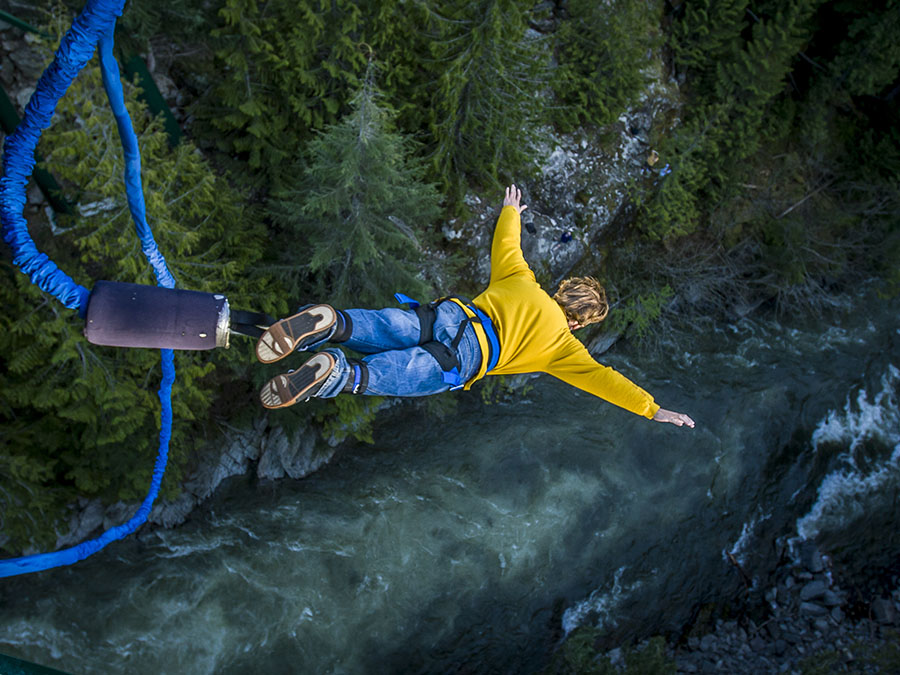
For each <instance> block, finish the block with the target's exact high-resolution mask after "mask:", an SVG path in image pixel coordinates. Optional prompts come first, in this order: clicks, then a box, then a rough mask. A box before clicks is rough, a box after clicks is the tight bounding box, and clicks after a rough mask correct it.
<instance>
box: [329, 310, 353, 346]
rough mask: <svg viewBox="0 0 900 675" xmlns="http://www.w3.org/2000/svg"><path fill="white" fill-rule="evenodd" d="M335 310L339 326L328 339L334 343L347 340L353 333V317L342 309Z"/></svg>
mask: <svg viewBox="0 0 900 675" xmlns="http://www.w3.org/2000/svg"><path fill="white" fill-rule="evenodd" d="M334 311H335V312H336V313H337V322H336V323H337V326H336V327H335V329H334V333H332V334H331V337H330V338H328V341H329V342H332V343H338V342H346V341H347V340H349V339H350V336H351V335H353V319H351V318H350V315H349V314H347V313H346V312H344V311H342V310H340V309H336V310H334Z"/></svg>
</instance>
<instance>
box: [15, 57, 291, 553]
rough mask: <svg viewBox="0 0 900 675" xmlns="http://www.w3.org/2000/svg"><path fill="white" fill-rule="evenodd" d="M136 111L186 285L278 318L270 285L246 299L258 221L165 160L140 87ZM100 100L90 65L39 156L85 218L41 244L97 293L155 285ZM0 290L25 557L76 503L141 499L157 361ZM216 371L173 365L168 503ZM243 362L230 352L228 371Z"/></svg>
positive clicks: (154, 430) (130, 101) (153, 205)
mask: <svg viewBox="0 0 900 675" xmlns="http://www.w3.org/2000/svg"><path fill="white" fill-rule="evenodd" d="M48 58H49V57H48ZM126 98H127V105H128V108H129V111H130V112H131V114H132V118H133V121H134V124H135V130H136V132H137V134H138V137H139V143H140V146H141V151H142V157H143V183H144V189H145V195H146V204H147V212H148V220H149V222H150V224H151V227H153V229H154V234H155V237H156V240H157V242H158V243H159V246H160V248H161V250H162V251H163V252H164V254H165V255H166V257H167V259H168V263H169V267H170V269H171V271H172V272H173V274H174V276H175V277H176V279H177V280H178V281H179V284H180V285H181V286H182V287H187V288H192V289H195V290H203V291H216V292H221V293H225V294H227V295H228V296H229V299H230V300H231V301H232V303H233V304H236V305H238V306H240V305H242V304H243V303H245V302H251V303H254V305H253V306H255V307H259V308H261V309H267V310H269V311H274V310H276V309H278V307H277V304H276V303H273V302H272V301H270V300H267V301H265V302H259V303H256V302H255V301H261V300H263V299H264V298H266V297H269V296H270V294H268V293H267V292H266V291H267V288H268V287H270V286H271V282H270V281H269V280H267V279H265V278H262V277H256V278H254V279H253V281H254V284H253V287H252V289H248V288H247V286H246V281H247V278H248V277H250V276H251V275H250V274H249V269H250V268H251V267H252V266H253V265H254V264H255V263H256V261H257V260H258V259H259V257H260V256H261V255H262V253H263V250H264V240H265V238H264V234H265V233H264V230H263V229H262V228H261V226H260V225H259V223H258V221H257V220H256V218H255V216H254V214H253V212H252V211H250V210H248V209H247V208H245V207H244V206H242V205H241V198H240V195H238V194H237V193H235V192H234V191H233V190H231V189H230V188H229V186H228V185H227V184H226V183H225V182H224V181H222V180H221V179H220V178H218V177H217V176H216V175H215V173H213V172H212V171H211V169H210V167H209V166H208V164H207V163H206V162H205V160H204V159H203V158H202V156H201V155H200V154H199V153H198V152H197V151H196V149H194V148H193V147H192V146H191V145H190V144H188V143H184V144H182V145H180V146H179V147H178V148H175V149H170V148H169V146H168V143H167V139H166V135H165V132H164V131H163V130H162V126H161V124H160V122H159V121H157V120H153V119H151V118H149V117H148V116H147V114H146V112H145V111H144V110H143V108H142V107H141V106H140V105H139V104H138V103H137V99H136V91H135V90H134V88H133V87H131V86H126ZM104 99H105V94H104V92H103V88H102V85H101V82H100V75H99V72H98V68H97V67H96V66H95V65H92V64H89V65H88V67H87V68H86V69H85V71H84V72H83V73H82V74H81V75H80V76H79V78H78V79H77V80H76V81H75V83H74V84H73V85H72V87H71V88H70V90H69V92H68V94H67V96H66V97H64V98H63V99H62V100H61V101H60V104H59V106H58V108H57V113H56V115H55V117H54V121H53V125H52V126H51V128H50V129H49V130H47V131H46V132H45V133H44V135H43V137H42V140H41V153H42V154H43V156H44V157H45V159H46V163H47V168H48V169H49V170H50V171H51V172H52V173H53V174H54V175H55V177H56V178H57V179H58V180H59V181H60V182H61V184H62V185H63V186H64V189H65V190H66V191H67V192H68V193H69V194H70V195H72V196H73V197H74V199H73V201H77V202H78V204H79V206H78V209H77V213H76V214H75V215H73V216H70V217H66V218H61V219H60V222H59V225H60V230H59V231H57V232H56V233H55V234H53V233H51V232H50V231H47V230H39V231H37V232H35V233H34V236H35V238H36V241H37V243H38V246H39V248H41V250H44V251H46V252H47V253H48V255H50V257H51V258H52V259H53V260H54V261H55V262H56V263H57V264H58V265H59V266H60V267H61V268H63V269H65V270H66V271H67V273H69V274H70V276H72V277H73V278H74V279H75V280H76V281H78V282H79V283H81V284H83V285H85V286H86V287H88V288H90V287H91V286H92V285H93V281H94V280H95V279H109V280H113V281H129V282H139V283H148V284H153V283H155V279H154V278H153V275H152V273H151V271H150V269H149V266H148V264H147V262H146V260H145V259H144V257H143V255H142V253H141V250H140V246H139V244H138V242H137V239H136V237H135V234H134V231H133V230H134V227H133V224H132V222H131V218H130V215H129V209H128V206H127V203H126V199H125V190H124V185H123V180H122V172H123V158H122V152H121V147H120V143H119V140H118V137H117V135H116V132H115V129H116V124H115V121H114V118H113V116H112V113H111V111H110V110H109V107H108V104H106V103H105V102H104ZM0 282H2V286H0V295H2V298H3V303H2V307H3V309H2V311H0V326H2V330H0V353H2V354H3V355H4V356H3V361H4V363H3V365H4V368H3V370H2V373H0V388H2V390H3V392H4V396H3V405H2V408H0V428H2V430H3V431H2V434H3V442H2V445H3V447H4V450H3V454H2V456H0V474H2V475H5V476H7V477H8V479H9V482H7V481H4V485H9V486H10V487H9V488H8V490H9V491H8V492H6V493H5V494H3V495H2V497H3V499H4V500H6V503H5V504H4V509H3V511H4V519H5V522H4V532H5V533H7V534H9V535H10V536H11V537H12V541H11V543H9V544H7V546H9V547H11V548H12V549H15V548H16V547H20V546H22V545H24V544H25V543H26V541H28V538H29V537H31V536H32V535H35V534H40V533H47V532H50V531H52V525H53V524H54V523H55V522H56V520H57V519H58V518H59V517H60V515H61V510H62V507H63V505H64V504H66V503H70V502H71V501H73V500H74V498H75V496H96V497H102V498H104V499H107V500H118V499H123V500H135V499H138V498H140V497H142V496H143V495H144V494H145V492H146V489H147V485H148V484H149V480H150V475H151V473H152V465H153V459H154V457H155V455H156V449H157V443H158V428H159V403H158V400H157V396H156V393H155V390H156V389H157V387H158V384H159V380H160V370H159V356H158V354H157V353H156V352H155V351H154V350H143V349H130V350H129V349H114V348H105V347H98V346H95V345H91V344H88V343H87V342H85V340H84V338H83V336H82V330H83V324H82V321H81V320H80V319H79V318H78V317H77V316H74V315H73V313H72V312H70V311H69V310H65V309H64V308H62V307H61V306H59V305H58V304H57V302H56V300H54V299H52V298H49V297H47V296H44V295H43V294H42V293H41V292H40V291H39V290H37V288H36V287H33V286H31V285H30V284H29V283H28V280H27V278H26V277H25V276H24V275H22V274H20V273H18V272H17V271H14V270H13V269H12V268H11V267H8V266H5V269H4V273H3V275H2V278H0ZM213 358H214V357H212V356H211V355H210V353H208V352H207V353H187V352H182V353H179V354H178V355H177V357H176V366H177V372H178V375H177V378H176V382H175V385H174V388H173V410H174V418H175V428H174V434H173V438H174V440H173V442H172V444H171V447H170V466H171V470H170V471H169V472H168V473H167V476H166V481H165V483H164V491H165V493H166V494H168V495H170V496H171V495H172V494H173V491H174V490H175V489H176V488H175V486H176V485H177V482H178V478H179V475H180V468H181V467H182V466H183V465H184V464H185V463H186V462H187V461H188V460H189V458H190V454H191V450H192V448H193V447H194V444H195V441H192V440H188V439H189V438H190V437H191V435H192V434H193V433H195V432H192V429H194V428H195V427H196V425H197V424H199V423H200V422H201V421H203V420H204V419H205V418H206V417H207V416H208V410H209V407H210V404H211V403H212V401H213V400H214V398H215V393H216V392H215V391H214V389H213V388H212V387H211V386H210V378H211V374H212V371H213V368H214V367H215V364H214V361H213ZM238 358H239V355H238V354H234V353H232V354H230V355H229V354H227V353H226V354H225V355H223V356H222V361H220V363H221V362H224V363H227V361H228V359H232V360H236V359H238ZM36 526H37V527H36Z"/></svg>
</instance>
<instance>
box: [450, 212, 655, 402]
mask: <svg viewBox="0 0 900 675" xmlns="http://www.w3.org/2000/svg"><path fill="white" fill-rule="evenodd" d="M473 303H474V304H475V305H476V306H477V307H478V308H479V309H481V310H482V311H484V312H485V313H486V314H487V315H488V316H489V317H491V320H492V321H493V323H494V330H495V331H496V332H497V337H498V339H499V340H500V359H499V361H498V362H497V366H496V367H495V368H494V369H493V370H492V371H491V375H512V374H515V373H535V372H542V373H548V374H550V375H553V376H554V377H557V378H559V379H560V380H562V381H563V382H567V383H569V384H571V385H573V386H575V387H578V388H579V389H582V390H584V391H586V392H589V393H591V394H594V395H595V396H599V397H600V398H602V399H604V400H606V401H609V402H610V403H613V404H615V405H617V406H619V407H622V408H625V410H630V411H631V412H633V413H635V414H637V415H642V416H643V417H647V418H651V417H653V415H655V414H656V411H657V410H659V406H658V405H656V403H654V402H653V397H652V396H650V394H648V393H647V392H646V391H644V390H643V389H641V388H640V387H638V386H637V385H636V384H634V383H633V382H631V380H629V379H628V378H626V377H624V376H623V375H621V374H620V373H618V372H616V371H615V370H613V369H612V368H609V367H607V366H604V365H601V364H599V363H597V362H596V361H594V359H593V358H592V357H591V355H590V353H589V352H588V350H587V349H586V348H585V346H584V345H583V344H581V342H580V341H579V340H578V338H576V337H575V336H574V335H572V331H570V330H569V327H568V324H567V322H566V315H565V312H563V310H562V307H560V306H559V304H558V303H557V302H556V301H555V300H554V299H553V298H551V297H550V296H549V295H547V293H546V292H544V290H543V289H542V288H541V287H540V285H539V284H538V283H537V281H536V280H535V278H534V273H533V272H532V271H531V269H530V268H529V267H528V263H526V262H525V258H524V257H523V256H522V247H521V221H520V219H519V212H518V211H517V210H516V209H515V208H514V207H512V206H505V207H503V211H502V212H501V213H500V218H499V220H498V221H497V228H496V230H495V231H494V242H493V245H492V246H491V281H490V284H489V285H488V287H487V290H485V291H484V292H483V293H482V294H481V295H479V296H478V297H477V298H475V299H474V301H473ZM457 304H460V305H462V303H457ZM462 306H463V309H465V310H466V314H468V315H469V316H471V315H472V314H473V313H472V312H471V311H470V310H468V309H467V308H466V307H465V306H464V305H462ZM474 325H475V329H476V333H477V335H478V341H479V343H480V345H481V351H482V354H487V353H488V351H487V350H488V347H487V337H486V336H485V334H484V330H483V329H482V328H481V325H480V324H479V323H474ZM486 369H487V359H486V358H485V359H482V363H481V368H480V369H479V371H478V373H477V374H476V375H475V377H474V378H472V380H470V381H469V382H468V383H466V386H465V388H466V389H469V388H470V387H471V386H472V384H473V383H474V382H475V381H476V380H479V379H481V378H482V377H484V375H485V370H486Z"/></svg>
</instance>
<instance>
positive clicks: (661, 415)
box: [653, 408, 694, 429]
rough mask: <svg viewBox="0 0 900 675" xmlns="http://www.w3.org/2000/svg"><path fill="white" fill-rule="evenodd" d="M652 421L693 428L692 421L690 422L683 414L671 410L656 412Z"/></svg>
mask: <svg viewBox="0 0 900 675" xmlns="http://www.w3.org/2000/svg"><path fill="white" fill-rule="evenodd" d="M653 419H654V420H655V421H657V422H668V423H669V424H674V425H675V426H676V427H681V426H684V425H687V426H689V427H690V428H691V429H693V428H694V420H692V419H691V418H690V417H688V416H687V415H685V414H683V413H677V412H672V411H671V410H663V409H662V408H660V409H659V410H657V411H656V414H655V415H654V416H653Z"/></svg>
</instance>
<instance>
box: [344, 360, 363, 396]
mask: <svg viewBox="0 0 900 675" xmlns="http://www.w3.org/2000/svg"><path fill="white" fill-rule="evenodd" d="M347 364H348V365H349V366H350V377H348V378H347V382H346V384H344V388H343V389H341V393H342V394H365V393H366V389H368V387H369V366H368V365H366V362H365V361H360V360H359V359H347Z"/></svg>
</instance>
